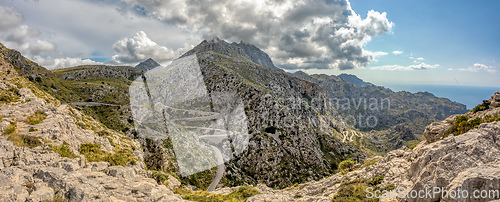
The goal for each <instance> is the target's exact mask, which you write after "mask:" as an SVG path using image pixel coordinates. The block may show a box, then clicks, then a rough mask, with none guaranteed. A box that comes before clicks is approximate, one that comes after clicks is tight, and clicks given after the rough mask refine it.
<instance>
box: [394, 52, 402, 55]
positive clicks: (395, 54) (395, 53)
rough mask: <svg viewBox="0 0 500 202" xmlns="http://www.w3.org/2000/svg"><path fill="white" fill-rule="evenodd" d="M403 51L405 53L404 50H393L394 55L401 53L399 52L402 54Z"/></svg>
mask: <svg viewBox="0 0 500 202" xmlns="http://www.w3.org/2000/svg"><path fill="white" fill-rule="evenodd" d="M402 53H403V51H392V54H394V55H399V54H402Z"/></svg>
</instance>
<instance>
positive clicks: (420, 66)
mask: <svg viewBox="0 0 500 202" xmlns="http://www.w3.org/2000/svg"><path fill="white" fill-rule="evenodd" d="M438 67H439V65H438V64H435V65H429V64H425V63H420V64H417V65H410V66H401V65H384V66H378V67H372V68H371V69H375V70H390V71H394V70H425V69H435V68H438Z"/></svg>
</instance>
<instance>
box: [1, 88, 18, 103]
mask: <svg viewBox="0 0 500 202" xmlns="http://www.w3.org/2000/svg"><path fill="white" fill-rule="evenodd" d="M18 100H19V90H18V89H17V88H9V89H8V90H2V91H0V103H11V102H17V101H18Z"/></svg>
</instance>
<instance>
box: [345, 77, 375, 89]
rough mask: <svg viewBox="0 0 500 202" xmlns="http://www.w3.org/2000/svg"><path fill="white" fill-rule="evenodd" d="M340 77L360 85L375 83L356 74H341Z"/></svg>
mask: <svg viewBox="0 0 500 202" xmlns="http://www.w3.org/2000/svg"><path fill="white" fill-rule="evenodd" d="M338 77H340V78H342V79H344V80H345V81H347V82H349V83H351V84H353V85H355V86H358V87H366V86H370V85H373V84H372V83H369V82H365V81H363V80H362V79H360V78H358V77H357V76H356V75H352V74H340V75H339V76H338Z"/></svg>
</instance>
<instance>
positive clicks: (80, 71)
mask: <svg viewBox="0 0 500 202" xmlns="http://www.w3.org/2000/svg"><path fill="white" fill-rule="evenodd" d="M64 71H65V72H67V73H63V74H62V75H61V76H60V78H61V79H64V80H73V81H82V80H93V79H96V78H114V79H125V80H134V79H135V78H136V77H138V76H140V75H142V73H143V70H140V69H136V68H134V67H130V66H105V65H84V66H78V67H72V68H68V69H64Z"/></svg>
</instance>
